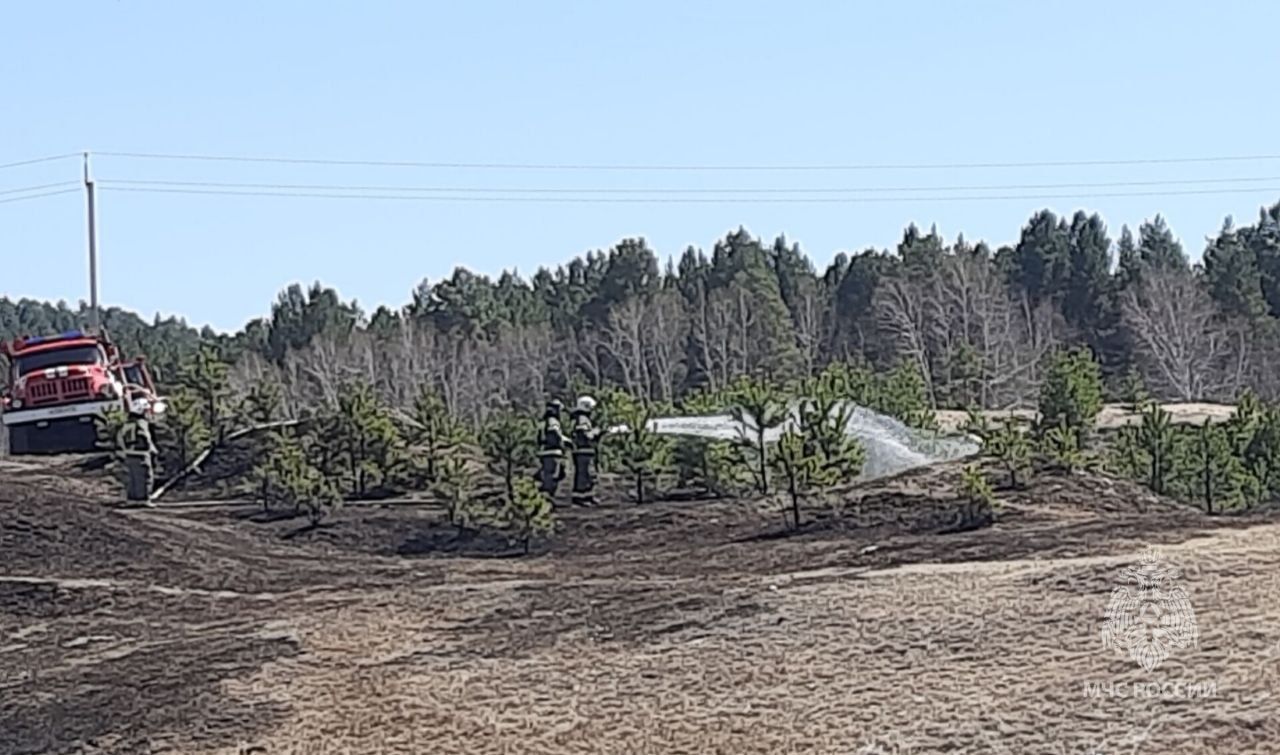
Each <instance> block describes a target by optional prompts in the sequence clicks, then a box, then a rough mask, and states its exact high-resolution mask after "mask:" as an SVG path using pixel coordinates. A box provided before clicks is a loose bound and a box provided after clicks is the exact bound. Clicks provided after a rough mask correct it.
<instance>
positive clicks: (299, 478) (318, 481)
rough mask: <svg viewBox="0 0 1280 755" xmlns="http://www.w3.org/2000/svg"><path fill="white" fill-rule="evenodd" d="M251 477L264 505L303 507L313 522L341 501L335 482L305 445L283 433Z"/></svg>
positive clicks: (326, 514)
mask: <svg viewBox="0 0 1280 755" xmlns="http://www.w3.org/2000/svg"><path fill="white" fill-rule="evenodd" d="M250 479H251V480H252V481H253V483H254V486H255V487H256V489H257V490H258V495H259V497H260V499H261V501H262V505H263V508H270V507H271V506H272V505H273V504H278V505H281V506H290V507H292V508H293V509H294V511H295V512H298V511H301V510H303V509H305V510H306V511H307V516H308V518H309V519H310V520H311V523H312V524H313V525H315V524H319V523H320V521H321V520H323V519H324V517H326V516H328V515H329V514H331V513H332V512H333V511H335V510H336V509H337V508H338V507H339V506H340V505H341V504H342V494H341V493H340V492H339V491H338V487H337V485H335V484H334V482H333V481H332V480H331V479H329V477H328V476H326V475H325V474H324V473H323V472H322V471H320V470H319V469H317V468H316V466H315V465H314V464H312V463H311V462H310V460H309V459H308V458H307V454H306V451H305V449H304V446H303V445H302V444H301V443H298V442H296V441H292V440H290V439H287V438H285V437H284V436H277V437H276V442H273V443H272V444H271V448H270V450H269V451H268V453H267V454H266V455H265V456H263V457H262V458H261V459H260V461H259V462H258V464H257V466H255V467H254V470H253V472H252V473H251V477H250Z"/></svg>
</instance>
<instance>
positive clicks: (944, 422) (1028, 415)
mask: <svg viewBox="0 0 1280 755" xmlns="http://www.w3.org/2000/svg"><path fill="white" fill-rule="evenodd" d="M1161 407H1162V408H1163V409H1164V410H1165V411H1166V412H1169V414H1170V415H1171V416H1170V421H1172V422H1174V423H1176V424H1196V425H1199V424H1203V423H1204V422H1205V421H1206V420H1208V421H1209V422H1215V423H1216V422H1225V421H1226V420H1228V419H1230V418H1231V415H1232V413H1233V412H1235V407H1234V406H1232V405H1230V404H1204V403H1182V404H1162V405H1161ZM983 414H985V415H987V416H988V417H990V418H991V419H993V420H997V419H1004V418H1007V417H1017V418H1018V419H1020V420H1022V421H1024V422H1032V421H1034V420H1035V419H1036V416H1037V412H1036V411H1035V410H1034V409H1012V410H1009V411H995V410H992V411H986V412H983ZM937 416H938V425H939V426H940V427H941V428H943V429H944V430H949V431H954V430H958V429H959V428H960V427H961V426H963V425H964V423H965V421H966V420H967V419H968V415H967V414H966V413H965V412H962V411H956V410H953V409H947V410H943V411H939V412H937ZM1141 421H1142V415H1141V414H1140V413H1138V412H1135V411H1133V409H1132V408H1131V407H1130V406H1129V405H1128V404H1107V405H1105V406H1103V407H1102V411H1101V412H1099V413H1098V420H1097V427H1098V429H1100V430H1114V429H1116V428H1120V427H1125V426H1126V425H1134V424H1138V423H1140V422H1141Z"/></svg>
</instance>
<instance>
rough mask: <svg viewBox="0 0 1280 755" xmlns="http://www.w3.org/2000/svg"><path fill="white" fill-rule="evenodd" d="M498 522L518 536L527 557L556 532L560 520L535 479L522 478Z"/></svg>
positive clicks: (508, 499) (504, 505) (516, 537)
mask: <svg viewBox="0 0 1280 755" xmlns="http://www.w3.org/2000/svg"><path fill="white" fill-rule="evenodd" d="M497 520H498V522H499V523H500V524H502V525H503V526H505V527H506V528H507V529H508V530H509V531H511V532H512V533H513V534H514V537H515V540H516V542H518V543H520V545H521V547H522V548H523V550H524V553H525V555H528V554H529V550H530V545H531V543H532V541H533V540H534V539H536V538H540V537H547V536H549V535H551V534H553V533H554V532H555V530H556V517H555V510H554V507H553V506H552V505H551V499H549V498H547V497H546V496H545V495H543V494H542V492H541V491H539V490H538V486H537V484H536V483H534V481H533V480H531V479H529V478H527V477H521V478H519V479H517V480H515V481H514V484H513V485H512V487H511V496H510V497H509V498H507V499H506V500H505V501H504V503H503V505H502V507H501V508H500V509H499V510H498V514H497Z"/></svg>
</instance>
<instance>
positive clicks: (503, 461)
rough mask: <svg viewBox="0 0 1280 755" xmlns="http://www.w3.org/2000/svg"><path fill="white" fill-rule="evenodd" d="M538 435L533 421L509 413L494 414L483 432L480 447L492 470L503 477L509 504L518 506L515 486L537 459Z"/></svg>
mask: <svg viewBox="0 0 1280 755" xmlns="http://www.w3.org/2000/svg"><path fill="white" fill-rule="evenodd" d="M535 434H536V433H535V428H534V424H533V423H532V422H531V421H530V420H528V419H526V418H525V417H522V416H520V415H518V414H515V413H514V412H510V411H506V412H501V413H498V414H495V415H494V416H493V417H491V418H490V419H489V421H488V422H487V423H486V424H485V426H484V429H483V430H482V431H481V435H480V444H481V446H482V447H483V448H484V453H485V455H486V456H487V457H488V458H489V464H490V468H491V469H492V470H493V471H494V472H495V473H496V474H497V475H498V476H499V477H501V478H502V483H503V490H504V492H505V495H506V503H507V504H508V505H515V497H516V483H517V482H518V481H519V479H523V477H524V476H523V475H521V474H520V471H521V470H522V469H525V468H527V467H529V466H531V465H532V464H533V463H534V461H535V459H536V443H535V437H534V436H535Z"/></svg>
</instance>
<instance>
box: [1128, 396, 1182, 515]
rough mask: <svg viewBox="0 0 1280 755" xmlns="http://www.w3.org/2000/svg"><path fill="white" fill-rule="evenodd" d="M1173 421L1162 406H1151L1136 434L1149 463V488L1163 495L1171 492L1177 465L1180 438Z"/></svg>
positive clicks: (1144, 412) (1145, 411)
mask: <svg viewBox="0 0 1280 755" xmlns="http://www.w3.org/2000/svg"><path fill="white" fill-rule="evenodd" d="M1171 420H1172V418H1171V417H1170V415H1169V413H1168V412H1166V411H1165V410H1164V409H1163V408H1161V407H1160V405H1159V404H1156V403H1149V404H1148V405H1147V408H1146V409H1145V410H1144V411H1143V414H1142V424H1141V425H1139V427H1138V432H1137V441H1138V444H1139V446H1140V447H1141V448H1142V450H1143V451H1144V452H1145V455H1146V460H1147V471H1146V475H1145V476H1146V481H1147V487H1149V488H1151V490H1152V491H1154V492H1156V493H1159V494H1162V495H1163V494H1164V493H1165V492H1167V490H1168V487H1169V481H1170V479H1171V477H1172V475H1173V470H1174V464H1175V452H1176V444H1177V438H1176V434H1175V432H1174V429H1173V424H1172V421H1171Z"/></svg>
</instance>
